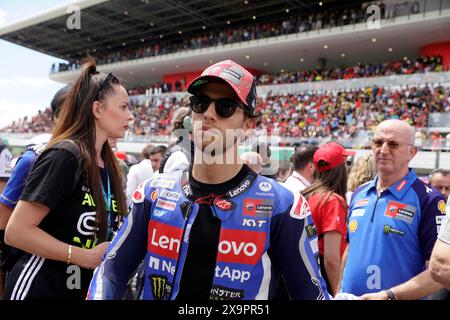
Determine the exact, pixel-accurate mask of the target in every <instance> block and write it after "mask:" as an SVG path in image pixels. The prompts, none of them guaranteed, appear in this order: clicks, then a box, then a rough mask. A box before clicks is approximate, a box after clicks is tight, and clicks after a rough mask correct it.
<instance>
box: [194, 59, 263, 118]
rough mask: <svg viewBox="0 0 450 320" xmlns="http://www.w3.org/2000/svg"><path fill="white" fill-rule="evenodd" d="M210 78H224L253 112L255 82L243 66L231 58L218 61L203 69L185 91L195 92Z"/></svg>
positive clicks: (254, 105)
mask: <svg viewBox="0 0 450 320" xmlns="http://www.w3.org/2000/svg"><path fill="white" fill-rule="evenodd" d="M211 78H218V79H221V80H224V81H225V82H226V83H228V85H229V86H230V87H231V88H232V89H233V91H234V92H236V94H237V96H238V97H239V99H240V100H241V101H242V103H243V104H244V105H245V106H247V107H248V111H250V112H251V114H253V113H254V112H255V107H256V82H255V79H254V77H253V75H252V74H251V73H250V72H249V71H248V70H247V69H245V68H244V67H242V66H241V65H239V64H237V63H236V62H234V61H231V60H224V61H220V62H218V63H216V64H213V65H212V66H210V67H208V68H206V69H205V70H203V72H202V74H201V75H200V76H199V77H197V78H195V79H194V80H193V81H192V82H191V83H190V84H189V86H188V89H187V91H188V92H189V93H191V94H195V93H196V92H197V90H198V88H200V87H201V86H202V85H204V84H205V83H208V80H210V79H211Z"/></svg>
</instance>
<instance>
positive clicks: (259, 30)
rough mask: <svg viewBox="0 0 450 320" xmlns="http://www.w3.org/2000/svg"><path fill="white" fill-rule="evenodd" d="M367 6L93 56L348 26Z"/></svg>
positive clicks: (107, 58) (57, 67)
mask: <svg viewBox="0 0 450 320" xmlns="http://www.w3.org/2000/svg"><path fill="white" fill-rule="evenodd" d="M367 6H368V4H364V5H362V6H357V5H356V6H354V7H351V8H344V9H333V10H323V11H316V12H314V13H307V14H303V15H302V14H301V15H295V16H292V17H290V18H288V19H286V20H281V21H277V22H267V23H262V24H254V25H246V26H239V27H237V28H231V27H230V28H227V29H225V30H217V31H212V32H209V33H205V34H202V35H196V36H192V37H184V40H180V41H178V42H176V41H173V42H163V41H160V40H161V39H158V41H157V43H155V44H152V45H143V46H142V47H139V48H122V49H120V48H115V49H114V50H112V51H111V53H108V54H106V55H101V56H99V55H96V54H95V53H91V54H92V55H93V56H94V57H95V58H96V60H97V62H98V63H99V64H108V63H115V62H120V61H128V60H133V59H140V58H146V57H153V56H158V55H164V54H169V53H174V52H180V51H183V50H194V49H200V48H206V47H212V46H219V45H225V44H231V43H236V42H243V41H250V40H255V39H261V38H268V37H274V36H280V35H287V34H291V33H299V32H308V31H313V30H319V29H323V28H332V27H336V26H344V25H348V24H354V23H360V22H363V21H365V19H366V17H367V13H366V9H367ZM380 10H381V16H382V17H384V4H382V3H381V4H380ZM162 40H164V39H162ZM80 63H81V60H74V61H70V62H69V63H67V64H66V63H59V64H53V66H52V69H51V72H52V73H53V72H61V71H66V70H76V69H79V68H80Z"/></svg>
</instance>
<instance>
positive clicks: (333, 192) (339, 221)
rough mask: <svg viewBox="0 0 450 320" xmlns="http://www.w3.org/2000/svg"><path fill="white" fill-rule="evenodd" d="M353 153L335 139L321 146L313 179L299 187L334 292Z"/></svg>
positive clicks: (341, 245)
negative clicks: (309, 209)
mask: <svg viewBox="0 0 450 320" xmlns="http://www.w3.org/2000/svg"><path fill="white" fill-rule="evenodd" d="M353 154H354V152H352V151H347V150H345V149H344V148H343V147H342V146H340V145H339V144H337V143H336V142H330V143H326V144H324V145H322V146H320V147H319V148H318V149H317V150H316V152H315V153H314V157H313V160H314V165H315V166H316V169H317V170H316V172H315V174H314V181H313V183H312V184H311V185H310V186H309V187H308V188H306V189H305V190H303V191H302V194H303V195H304V197H305V198H306V199H307V201H308V204H309V207H310V208H311V212H312V217H313V221H314V224H315V225H316V227H317V232H318V234H319V257H320V268H321V272H322V276H323V277H324V279H325V281H326V282H327V287H328V291H329V293H330V294H332V295H333V296H334V295H336V293H337V288H338V285H339V277H340V271H341V258H342V255H343V254H344V251H345V248H346V247H347V242H346V240H345V237H346V233H347V227H346V220H347V210H348V207H347V203H346V201H345V194H346V192H347V167H346V160H347V159H346V157H347V156H350V155H353Z"/></svg>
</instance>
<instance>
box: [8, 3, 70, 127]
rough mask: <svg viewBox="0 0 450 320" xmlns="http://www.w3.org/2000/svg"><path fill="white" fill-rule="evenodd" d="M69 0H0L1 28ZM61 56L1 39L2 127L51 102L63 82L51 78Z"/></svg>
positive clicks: (32, 113) (31, 113)
mask: <svg viewBox="0 0 450 320" xmlns="http://www.w3.org/2000/svg"><path fill="white" fill-rule="evenodd" d="M71 2H73V1H69V0H32V1H31V0H0V29H1V27H2V26H4V25H5V24H9V23H11V22H14V21H17V20H21V19H24V18H26V17H28V16H33V15H35V14H36V13H39V12H40V11H43V10H47V9H50V8H53V7H55V6H60V5H63V4H66V3H71ZM60 61H62V60H60V59H58V58H55V57H52V56H49V55H45V54H42V53H40V52H37V51H33V50H30V49H27V48H25V47H21V46H18V45H15V44H12V43H10V42H7V41H4V40H0V128H3V127H5V126H7V125H8V124H10V123H11V122H12V121H13V120H18V119H19V118H22V117H23V116H25V115H28V116H32V115H35V114H37V112H38V110H44V109H45V108H47V107H48V106H50V101H51V99H52V97H53V95H54V93H55V92H56V91H57V90H58V89H59V88H61V87H63V86H64V84H63V83H58V82H55V81H52V80H50V78H49V72H50V68H51V66H52V64H53V63H55V62H60Z"/></svg>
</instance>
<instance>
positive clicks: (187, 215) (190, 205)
mask: <svg viewBox="0 0 450 320" xmlns="http://www.w3.org/2000/svg"><path fill="white" fill-rule="evenodd" d="M183 205H186V202H183V204H182V205H181V206H183ZM192 206H193V203H192V202H189V203H188V205H187V209H186V215H185V217H184V227H183V236H182V237H181V242H180V251H179V252H180V253H181V251H182V250H181V249H182V247H183V242H184V236H185V234H186V227H187V225H188V224H187V221H188V220H189V217H190V216H191V212H192ZM179 264H180V257H179V256H178V259H177V264H176V266H175V273H174V274H173V281H175V279H176V278H177V272H178V266H179ZM173 286H174V284H172V292H171V293H170V297H169V300H172V296H173Z"/></svg>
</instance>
